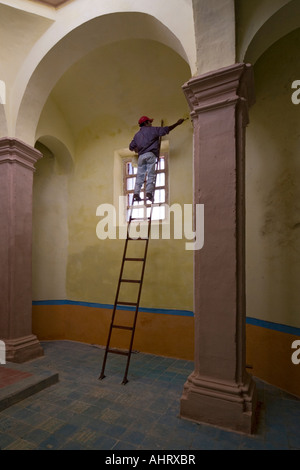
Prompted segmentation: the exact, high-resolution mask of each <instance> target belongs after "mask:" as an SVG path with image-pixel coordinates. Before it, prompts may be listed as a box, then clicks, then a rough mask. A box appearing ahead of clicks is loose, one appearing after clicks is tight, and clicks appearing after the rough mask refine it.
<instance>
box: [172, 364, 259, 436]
mask: <svg viewBox="0 0 300 470" xmlns="http://www.w3.org/2000/svg"><path fill="white" fill-rule="evenodd" d="M246 380H247V382H246V383H245V384H234V383H228V382H218V383H217V382H213V381H209V380H208V379H207V377H205V378H204V377H200V376H197V375H196V374H195V372H194V373H192V374H191V375H190V377H189V378H188V380H187V382H186V383H185V385H184V389H183V394H182V397H181V401H180V416H181V418H184V419H188V420H191V421H195V422H197V423H205V424H210V425H213V426H219V427H221V428H224V429H228V430H230V431H236V432H242V433H245V434H252V433H254V432H255V428H256V422H257V413H256V409H257V394H256V385H255V382H254V381H253V379H252V377H251V376H249V375H247V377H246Z"/></svg>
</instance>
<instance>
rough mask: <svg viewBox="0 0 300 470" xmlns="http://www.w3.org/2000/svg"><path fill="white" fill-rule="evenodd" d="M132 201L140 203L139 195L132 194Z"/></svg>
mask: <svg viewBox="0 0 300 470" xmlns="http://www.w3.org/2000/svg"><path fill="white" fill-rule="evenodd" d="M134 201H137V202H140V201H141V198H140V195H139V194H134V195H133V199H132V202H134Z"/></svg>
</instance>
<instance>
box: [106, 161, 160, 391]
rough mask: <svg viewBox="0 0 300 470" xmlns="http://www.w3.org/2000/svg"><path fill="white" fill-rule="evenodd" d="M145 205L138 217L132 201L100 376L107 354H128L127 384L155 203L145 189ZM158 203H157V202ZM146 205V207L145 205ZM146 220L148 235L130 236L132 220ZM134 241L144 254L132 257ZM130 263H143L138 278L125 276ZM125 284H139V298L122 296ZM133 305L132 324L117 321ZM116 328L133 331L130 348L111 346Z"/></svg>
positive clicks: (124, 381)
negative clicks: (120, 312)
mask: <svg viewBox="0 0 300 470" xmlns="http://www.w3.org/2000/svg"><path fill="white" fill-rule="evenodd" d="M158 164H159V158H158V159H157V161H156V168H155V172H156V177H157V170H158ZM155 187H156V180H155ZM154 194H155V189H154ZM144 195H145V196H144V205H143V206H142V208H143V210H144V214H145V215H146V216H145V217H143V218H136V217H133V212H134V210H137V209H138V206H134V202H132V206H131V210H130V216H129V221H128V224H127V237H126V240H125V247H124V252H123V258H122V263H121V270H120V275H119V281H118V287H117V292H116V297H115V303H114V308H113V313H112V319H111V323H110V327H109V333H108V338H107V344H106V348H105V353H104V358H103V365H102V370H101V374H100V376H99V379H104V377H105V374H104V372H105V366H106V361H107V355H108V353H114V354H121V355H124V356H127V363H126V369H125V374H124V378H123V381H122V384H124V385H125V384H126V383H127V382H128V379H127V375H128V370H129V364H130V358H131V354H132V346H133V340H134V333H135V328H136V322H137V317H138V311H139V305H140V299H141V293H142V286H143V280H144V273H145V265H146V259H147V253H148V245H149V239H150V233H151V221H152V214H153V203H151V202H149V201H146V191H145V190H144ZM155 205H156V204H155ZM145 206H146V207H145ZM149 212H150V215H149V216H148V217H147V214H148V213H149ZM137 221H139V222H142V223H143V222H146V224H147V225H146V232H147V235H146V237H137V238H132V237H131V236H130V229H131V224H132V222H137ZM132 243H143V244H144V249H143V250H142V255H141V256H139V257H132V256H130V254H128V251H130V249H129V245H130V244H132ZM128 263H138V264H140V265H141V270H140V276H139V277H138V278H137V279H128V278H127V277H124V270H125V267H126V265H127V264H128ZM124 284H138V292H137V298H136V299H135V300H134V301H133V302H132V301H127V300H125V299H122V298H120V290H121V286H123V285H124ZM126 306H128V307H131V308H133V309H134V318H133V323H132V325H130V326H127V325H120V324H116V323H115V317H116V312H117V310H118V307H126ZM114 329H120V330H129V331H130V332H131V336H130V343H129V348H128V350H121V349H115V348H111V347H110V342H111V336H112V332H113V330H114Z"/></svg>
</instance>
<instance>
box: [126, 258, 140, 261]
mask: <svg viewBox="0 0 300 470" xmlns="http://www.w3.org/2000/svg"><path fill="white" fill-rule="evenodd" d="M124 261H145V258H124Z"/></svg>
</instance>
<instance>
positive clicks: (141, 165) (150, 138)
mask: <svg viewBox="0 0 300 470" xmlns="http://www.w3.org/2000/svg"><path fill="white" fill-rule="evenodd" d="M152 122H153V119H150V118H149V117H147V116H142V117H141V118H140V119H139V126H140V130H139V131H138V132H137V133H136V134H135V136H134V138H133V139H132V141H131V143H130V145H129V149H130V150H131V151H134V152H136V153H137V154H138V156H139V159H138V172H137V177H136V183H135V188H134V196H133V202H134V201H138V202H139V201H141V198H140V191H141V187H142V186H143V183H144V181H145V176H146V173H147V182H146V198H147V199H148V200H149V201H150V202H153V201H154V186H155V178H156V175H155V163H156V160H157V159H158V158H159V151H160V138H161V137H162V136H164V135H166V134H169V132H170V131H172V130H173V129H175V127H177V126H179V125H180V124H182V123H183V122H184V119H178V121H177V122H175V124H172V125H171V126H161V127H152Z"/></svg>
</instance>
